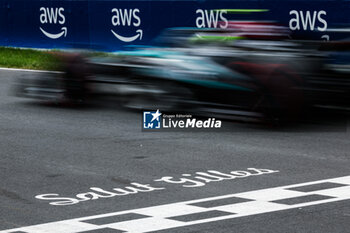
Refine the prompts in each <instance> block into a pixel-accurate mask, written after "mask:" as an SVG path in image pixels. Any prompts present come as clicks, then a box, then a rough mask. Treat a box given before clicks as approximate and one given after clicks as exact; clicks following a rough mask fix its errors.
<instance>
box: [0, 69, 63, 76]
mask: <svg viewBox="0 0 350 233" xmlns="http://www.w3.org/2000/svg"><path fill="white" fill-rule="evenodd" d="M1 70H4V71H22V72H33V73H52V74H60V73H62V72H61V71H52V70H30V69H17V68H5V67H0V71H1Z"/></svg>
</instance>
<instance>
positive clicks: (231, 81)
mask: <svg viewBox="0 0 350 233" xmlns="http://www.w3.org/2000/svg"><path fill="white" fill-rule="evenodd" d="M249 26H250V28H252V27H251V25H249ZM259 27H260V30H257V29H256V28H257V27H253V28H254V32H252V30H246V29H245V30H243V31H242V30H241V28H242V26H240V27H238V28H239V29H237V27H236V28H233V29H232V30H231V29H229V30H227V29H225V30H222V29H204V30H199V29H176V30H168V31H166V32H165V33H164V34H163V35H162V37H161V38H160V40H159V41H158V43H159V44H160V45H161V46H158V47H144V48H136V49H134V50H132V51H124V52H119V53H118V54H117V55H111V56H105V57H100V56H97V57H89V58H85V57H82V56H81V55H78V54H64V55H59V57H60V58H61V60H62V67H63V75H62V76H63V77H60V78H53V79H48V78H41V79H39V80H36V81H35V85H34V86H33V84H31V85H32V86H28V85H20V88H19V91H18V93H19V94H20V95H22V96H30V97H39V98H45V99H51V100H52V99H54V100H55V101H61V100H68V101H70V102H75V103H77V102H84V101H88V100H89V99H90V98H92V97H93V96H95V95H93V94H96V93H104V94H106V93H108V94H113V95H117V96H118V98H119V100H120V102H121V103H122V104H123V105H124V106H126V107H128V108H133V109H161V110H162V111H170V110H172V111H174V110H176V111H186V112H191V111H193V112H195V113H199V114H208V113H209V114H212V115H213V114H214V115H219V116H224V117H225V116H226V117H227V116H239V117H240V116H243V117H245V118H247V117H251V118H264V119H268V120H271V119H289V118H294V117H298V116H300V114H301V113H302V111H303V110H304V109H305V108H306V107H308V106H311V105H315V104H321V105H322V104H324V103H323V101H325V100H326V101H325V104H330V105H332V104H336V102H337V101H338V99H339V97H340V99H341V100H344V99H345V98H344V96H348V92H349V90H348V83H349V81H348V79H347V74H344V73H340V72H338V71H337V70H335V69H331V68H329V67H328V66H327V64H328V60H329V56H328V55H327V54H326V53H325V52H324V51H320V50H319V48H320V47H322V43H309V42H291V41H288V40H286V39H287V38H288V34H287V33H286V31H285V30H284V29H283V30H277V29H276V27H273V28H274V32H275V33H271V32H270V34H271V38H270V39H268V38H266V35H264V36H263V38H261V35H260V34H261V32H262V30H263V28H264V27H266V25H261V24H260V25H259ZM259 27H258V28H259ZM256 31H257V32H258V33H257V37H259V38H255V36H254V35H255V34H254V33H256ZM247 35H248V36H247ZM276 37H277V38H276ZM323 47H327V46H323ZM324 50H332V48H326V49H324ZM345 73H347V72H345ZM334 77H336V78H334ZM325 83H327V84H328V85H325ZM329 100H331V101H329ZM328 101H329V102H331V103H328Z"/></svg>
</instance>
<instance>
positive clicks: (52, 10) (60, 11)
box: [39, 7, 68, 39]
mask: <svg viewBox="0 0 350 233" xmlns="http://www.w3.org/2000/svg"><path fill="white" fill-rule="evenodd" d="M40 12H41V14H40V23H41V27H39V29H40V31H41V32H42V33H43V34H44V35H45V36H47V37H48V38H50V39H58V38H61V37H66V36H67V31H68V29H67V27H64V26H63V25H64V24H65V22H66V18H65V16H64V8H63V7H59V8H58V7H46V8H45V7H41V8H40ZM46 24H54V25H56V24H59V25H61V30H60V31H58V32H47V31H46V30H45V29H43V27H44V25H46Z"/></svg>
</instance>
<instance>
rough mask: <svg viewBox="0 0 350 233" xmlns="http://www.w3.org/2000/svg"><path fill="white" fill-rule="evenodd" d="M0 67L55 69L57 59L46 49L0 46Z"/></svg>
mask: <svg viewBox="0 0 350 233" xmlns="http://www.w3.org/2000/svg"><path fill="white" fill-rule="evenodd" d="M0 67H6V68H21V69H34V70H56V68H57V60H56V58H55V57H54V56H53V55H52V54H50V53H49V52H47V51H39V50H33V49H19V48H8V47H0Z"/></svg>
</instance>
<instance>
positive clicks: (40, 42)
mask: <svg viewBox="0 0 350 233" xmlns="http://www.w3.org/2000/svg"><path fill="white" fill-rule="evenodd" d="M349 6H350V1H340V0H338V1H337V0H335V1H332V0H324V1H321V0H315V1H312V0H309V1H300V0H285V1H283V0H280V1H278V0H277V1H273V0H265V1H261V0H260V1H259V0H255V1H252V0H198V1H196V0H187V1H186V0H182V1H158V0H153V1H147V0H143V1H134V0H133V1H130V0H129V1H118V0H108V1H107V0H76V1H74V0H60V1H59V0H53V1H50V0H47V1H42V0H0V46H14V47H32V48H71V47H79V48H92V49H98V50H104V51H113V50H119V49H122V48H124V47H125V46H128V45H147V44H150V43H152V41H153V40H154V39H155V38H156V37H157V36H158V35H159V34H160V33H161V31H162V30H163V29H165V28H171V27H195V28H197V27H198V28H203V27H205V28H210V27H222V28H224V27H226V26H227V22H228V21H230V20H266V21H275V22H278V23H281V24H283V25H286V26H288V27H289V28H290V29H291V30H292V31H294V32H295V35H296V36H297V37H298V35H299V36H305V35H307V36H308V37H309V36H310V35H311V37H309V38H313V39H319V40H321V39H322V40H328V39H329V40H338V39H341V38H345V37H348V35H347V34H346V33H345V34H344V33H339V32H336V31H337V30H333V29H334V27H337V28H339V27H341V28H347V27H348V26H349V22H350V14H349V13H350V10H349ZM239 9H245V10H247V9H249V10H248V11H241V10H239ZM256 9H258V10H256Z"/></svg>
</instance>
